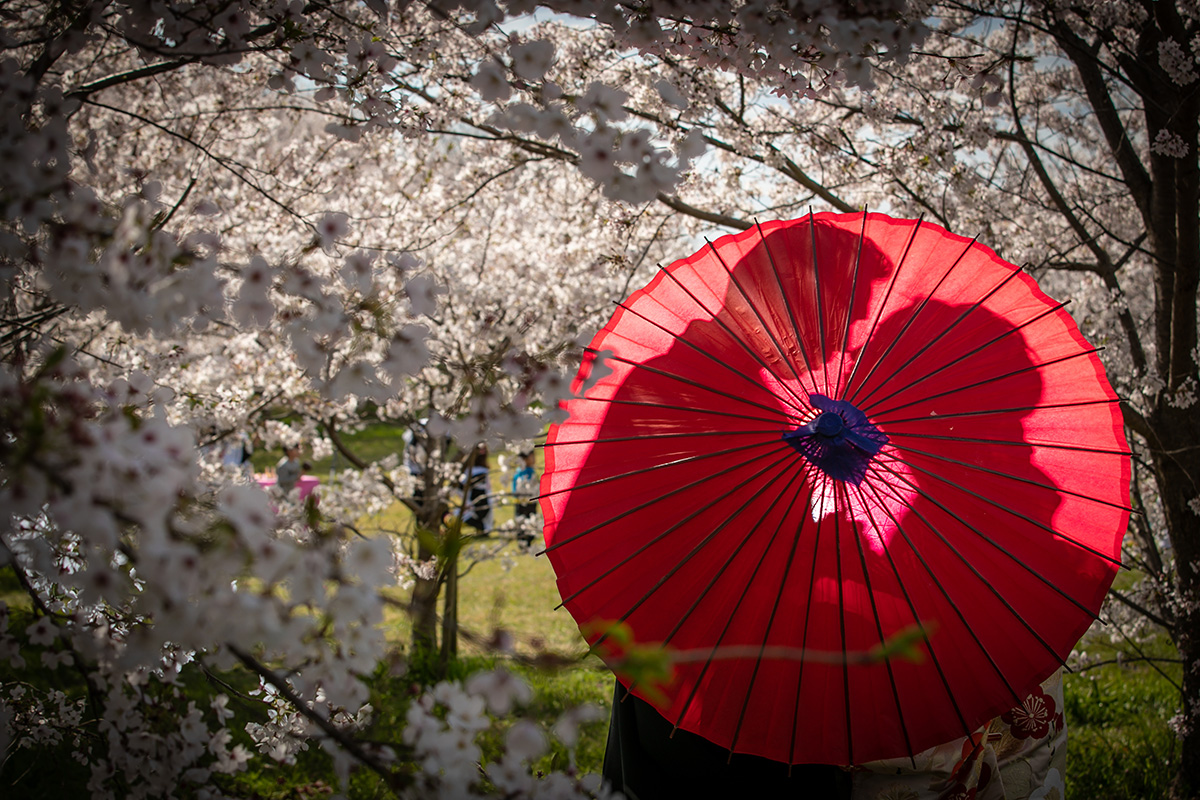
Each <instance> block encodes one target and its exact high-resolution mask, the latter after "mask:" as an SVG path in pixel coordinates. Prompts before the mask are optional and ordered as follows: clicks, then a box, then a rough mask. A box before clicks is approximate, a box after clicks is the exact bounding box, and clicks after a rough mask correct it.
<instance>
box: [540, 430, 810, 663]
mask: <svg viewBox="0 0 1200 800" xmlns="http://www.w3.org/2000/svg"><path fill="white" fill-rule="evenodd" d="M780 450H783V451H784V452H783V453H782V455H781V456H780V457H779V458H777V459H776V460H775V461H773V462H771V463H770V464H768V465H767V466H765V467H763V468H762V469H760V470H759V471H758V472H756V473H754V474H753V475H751V476H750V477H748V478H745V479H744V480H742V482H741V483H739V484H738V485H736V486H734V487H733V488H732V489H729V490H728V491H726V492H725V493H723V494H719V495H717V496H716V497H715V498H713V499H712V500H710V501H709V502H708V503H706V504H705V505H703V506H700V507H699V508H697V509H696V510H695V511H693V512H692V513H691V514H688V515H687V516H686V517H684V518H683V519H681V520H679V521H678V522H676V523H675V524H674V525H672V526H671V527H669V528H667V529H666V530H665V531H663V532H662V533H660V534H658V535H657V536H655V537H654V538H653V539H650V540H649V541H646V542H644V543H643V544H642V546H641V547H639V548H638V549H637V550H634V551H633V552H632V553H629V554H628V555H626V556H625V557H624V558H623V559H621V560H620V561H618V562H617V563H616V564H613V565H612V566H611V567H609V568H608V569H607V570H605V571H604V572H603V573H601V574H599V575H597V576H596V577H595V578H593V579H592V580H591V581H589V582H588V583H587V584H585V585H584V586H581V587H580V588H579V589H577V590H576V591H574V592H572V593H571V595H570V596H568V597H564V598H563V600H562V602H561V603H559V604H558V605H557V606H555V610H558V609H560V608H562V607H563V606H565V605H566V604H567V603H569V602H571V601H572V600H574V599H575V598H576V597H578V596H579V595H581V594H583V593H584V592H586V591H587V590H588V589H591V588H592V587H593V586H595V585H596V584H597V583H599V582H600V581H601V580H603V579H604V578H607V577H608V576H609V575H611V574H612V573H613V572H616V571H617V570H618V569H620V568H621V567H623V566H625V565H626V564H628V563H629V562H630V561H632V560H633V559H634V558H636V557H637V556H639V555H641V554H642V553H643V552H645V551H646V550H647V549H648V548H649V547H650V546H651V545H653V544H656V543H658V542H661V541H662V540H663V539H665V538H666V537H667V536H669V535H670V534H672V533H674V532H675V531H677V530H679V529H680V528H681V527H683V526H684V525H685V524H687V523H688V522H691V521H692V520H693V519H695V518H696V517H698V516H700V515H701V514H703V513H704V512H705V511H708V510H709V509H710V508H712V507H713V506H715V505H716V504H717V503H719V502H721V501H722V500H724V499H725V498H727V497H730V496H732V495H733V493H734V492H737V491H738V490H740V489H741V488H742V487H744V486H746V485H748V484H749V483H750V482H751V481H753V480H757V479H758V478H759V477H761V476H762V475H765V474H766V473H767V472H769V471H770V470H771V469H772V468H773V467H777V466H779V465H780V464H782V463H783V462H784V461H786V460H787V457H788V456H789V455H790V448H788V447H787V446H786V445H784V446H783V447H781V448H779V449H778V450H776V452H779V451H780ZM750 463H752V462H749V461H746V462H743V463H741V464H738V465H737V466H738V467H744V466H746V465H747V464H750ZM727 471H732V470H727ZM613 519H617V517H614V518H613ZM611 522H612V520H611V519H610V520H607V521H605V522H604V523H603V524H602V525H601V526H599V527H604V525H609V524H611ZM581 535H583V534H576V535H575V536H573V537H571V538H569V539H564V540H563V541H562V542H556V543H555V544H554V545H553V546H552V547H555V548H556V547H558V546H559V545H560V544H566V543H567V542H570V541H574V540H575V539H578V538H579V537H580V536H581ZM546 549H547V550H550V549H551V548H550V547H548V548H546ZM658 585H660V584H656V585H655V587H654V589H652V590H651V591H650V592H648V593H647V596H649V595H650V594H653V592H654V590H655V589H657V588H658ZM642 602H645V597H643V598H642V600H640V601H638V604H637V605H641V603H642ZM635 608H636V606H635ZM629 613H632V611H630V612H629ZM607 638H608V634H607V633H605V634H603V635H602V636H601V637H600V638H599V639H597V640H596V642H593V643H592V644H593V646H594V645H596V644H598V643H599V642H602V641H604V640H605V639H607Z"/></svg>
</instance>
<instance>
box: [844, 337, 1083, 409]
mask: <svg viewBox="0 0 1200 800" xmlns="http://www.w3.org/2000/svg"><path fill="white" fill-rule="evenodd" d="M1098 352H1100V348H1098V347H1090V348H1088V349H1087V350H1080V351H1078V352H1076V353H1071V354H1069V355H1065V356H1059V357H1058V358H1052V359H1050V360H1049V361H1042V362H1040V363H1038V364H1030V365H1028V366H1025V367H1021V368H1020V369H1014V370H1013V371H1011V372H1006V373H1004V374H1002V375H994V376H992V377H990V378H984V379H983V380H981V381H975V382H974V383H968V384H965V385H963V386H956V387H954V388H953V389H947V390H946V391H944V392H937V393H936V394H931V395H927V396H925V397H922V398H920V399H917V400H910V401H909V402H907V403H902V404H900V405H898V406H892V407H891V408H889V409H886V410H884V411H871V410H870V408H872V407H868V408H863V411H864V412H866V413H867V414H870V415H871V416H872V417H876V416H881V415H883V414H891V413H893V412H896V411H899V410H900V409H902V408H909V407H910V406H915V405H920V404H921V403H928V402H929V401H930V400H937V399H938V398H940V397H949V396H950V395H952V394H958V393H959V392H965V391H968V390H970V389H978V388H979V387H980V386H987V385H988V384H991V383H999V382H1000V381H1003V380H1007V379H1009V378H1013V377H1016V376H1017V375H1023V374H1025V373H1027V372H1035V371H1037V370H1040V369H1043V368H1045V367H1050V366H1053V365H1055V364H1061V363H1063V362H1064V361H1070V360H1071V359H1073V358H1079V357H1081V356H1090V355H1092V354H1093V353H1098Z"/></svg>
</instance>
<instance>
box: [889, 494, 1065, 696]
mask: <svg viewBox="0 0 1200 800" xmlns="http://www.w3.org/2000/svg"><path fill="white" fill-rule="evenodd" d="M885 486H886V488H888V489H890V490H891V491H892V492H893V496H894V497H895V498H896V499H897V500H899V501H901V502H903V498H902V497H900V495H899V493H898V490H897V488H896V487H895V486H893V485H891V484H885ZM872 489H875V486H874V484H872ZM885 510H886V508H885ZM909 510H910V511H912V513H913V514H915V515H916V516H917V519H919V520H921V522H923V523H924V524H925V527H927V528H929V530H930V531H932V532H933V534H934V535H935V536H937V537H938V539H939V540H941V542H942V544H944V545H946V547H948V548H949V549H950V551H951V552H952V553H954V555H956V556H957V557H958V559H959V560H960V561H962V562H963V563H964V564H966V566H967V568H968V569H969V570H971V571H972V572H973V573H975V576H976V577H977V578H978V579H979V581H980V582H981V583H983V584H984V585H985V586H987V587H988V588H989V589H991V590H992V593H993V594H996V590H995V589H994V588H993V587H992V586H991V584H989V583H988V582H987V581H986V580H984V579H983V577H982V576H981V575H979V573H978V571H977V570H976V569H975V568H974V567H973V566H972V565H971V564H970V563H968V562H967V561H966V559H964V558H963V556H962V554H961V553H959V552H958V550H957V549H956V548H955V547H954V545H952V544H950V542H949V541H947V540H946V537H945V536H943V535H942V532H941V531H939V530H938V529H937V528H935V527H934V526H933V525H931V524H930V523H929V520H927V519H925V517H924V516H923V515H922V514H921V512H920V511H918V510H917V509H915V508H912V507H911V506H909ZM888 516H891V512H888ZM896 530H898V531H899V532H900V535H901V536H903V537H904V541H905V542H907V543H908V547H909V549H910V550H912V552H913V555H915V556H916V557H917V560H918V561H920V562H921V566H923V567H925V571H926V572H927V573H929V577H930V579H931V580H932V581H933V583H934V585H935V586H937V588H938V591H940V592H941V593H942V596H943V597H945V598H946V602H947V603H949V605H950V609H951V610H952V611H953V612H954V614H955V616H957V617H958V620H959V622H961V623H962V624H963V628H964V630H966V632H967V634H968V635H969V636H970V637H971V639H972V640H973V641H974V642H975V644H976V646H977V647H979V651H980V652H981V653H983V656H984V658H986V659H987V661H988V663H989V664H991V666H992V669H993V670H995V671H996V675H997V676H999V678H1000V680H1001V682H1003V683H1004V687H1005V688H1006V689H1008V693H1009V695H1011V697H1012V702H1013V705H1014V706H1015V705H1017V704H1019V703H1020V702H1021V696H1020V695H1019V694H1017V690H1016V689H1014V688H1013V687H1012V684H1011V683H1009V680H1008V676H1007V675H1005V674H1004V670H1002V669H1000V665H999V664H997V663H996V659H995V658H993V657H992V654H991V652H989V651H988V649H987V646H986V645H984V643H983V641H982V640H980V638H979V635H978V634H976V633H975V629H974V628H973V627H972V626H971V624H970V623H969V622H967V618H966V617H965V616H964V615H963V612H962V609H960V608H959V607H958V603H956V602H954V598H952V597H951V596H950V592H948V591H947V590H946V586H945V584H943V583H942V581H941V580H940V579H939V578H938V577H937V574H936V573H935V572H934V571H933V569H932V568H931V567H930V566H929V562H927V561H926V560H925V556H924V555H922V554H921V551H920V550H918V549H917V546H916V545H915V544H914V543H913V541H912V539H910V538H909V536H908V534H907V533H906V532H905V531H904V529H903V528H900V527H899V525H897V527H896ZM997 597H998V598H999V600H1000V602H1001V603H1004V604H1005V605H1006V606H1007V605H1008V602H1007V601H1006V600H1005V599H1004V598H1003V597H999V595H998V594H997ZM1010 610H1011V607H1010ZM1013 615H1014V616H1015V617H1016V618H1017V619H1018V620H1020V622H1021V623H1022V624H1024V625H1025V626H1026V627H1027V628H1028V623H1026V622H1025V619H1024V618H1023V617H1021V615H1019V614H1016V612H1013ZM1034 636H1037V638H1038V641H1042V639H1041V637H1040V636H1038V635H1037V634H1036V633H1034ZM1051 652H1052V653H1053V652H1054V651H1053V649H1051ZM1054 657H1055V658H1056V659H1058V660H1059V661H1060V662H1061V661H1062V659H1061V658H1060V657H1059V656H1058V654H1057V653H1055V654H1054Z"/></svg>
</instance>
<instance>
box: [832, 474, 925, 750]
mask: <svg viewBox="0 0 1200 800" xmlns="http://www.w3.org/2000/svg"><path fill="white" fill-rule="evenodd" d="M856 488H857V487H856ZM841 490H842V494H843V496H844V497H845V505H846V507H847V508H849V507H850V487H849V486H848V485H847V484H845V483H842V486H841ZM850 526H851V528H852V533H853V535H852V536H851V538H852V539H854V546H855V549H856V550H857V552H858V563H859V566H860V567H862V576H863V583H864V584H865V585H866V587H867V598H868V599H869V600H870V601H871V616H872V618H873V619H874V620H875V633H876V635H877V636H878V637H879V643H880V644H881V645H882V644H883V642H884V633H883V622H882V621H881V620H880V619H879V605H878V603H876V602H875V592H874V590H873V589H872V587H871V572H870V570H869V569H868V568H867V556H866V553H865V552H863V544H862V539H863V537H862V535H861V534H860V533H859V530H858V520H857V519H855V518H854V517H853V516H850ZM881 538H882V537H881ZM881 543H882V542H881ZM883 547H884V549H886V547H887V546H886V545H883ZM883 663H884V666H885V667H886V668H887V674H888V683H889V685H890V686H891V689H892V698H893V699H894V700H895V701H896V716H897V718H898V719H899V720H900V727H901V728H902V729H903V731H904V742H905V745H907V749H908V751H909V752H910V753H911V752H913V750H912V743H911V742H910V741H909V737H908V728H907V727H906V726H905V725H904V712H903V711H902V710H901V708H900V691H899V690H898V689H897V688H896V675H895V673H893V672H892V659H891V656H885V658H884V660H883Z"/></svg>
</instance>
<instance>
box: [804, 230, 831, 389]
mask: <svg viewBox="0 0 1200 800" xmlns="http://www.w3.org/2000/svg"><path fill="white" fill-rule="evenodd" d="M808 241H809V245H810V247H811V248H812V268H813V282H814V283H815V284H816V288H817V333H818V335H819V337H820V342H821V370H822V373H823V374H824V376H825V387H826V391H828V390H829V349H828V347H826V345H825V300H824V298H822V297H821V261H820V259H818V258H817V229H816V223H815V222H814V221H813V212H812V208H811V207H810V208H809V209H808Z"/></svg>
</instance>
